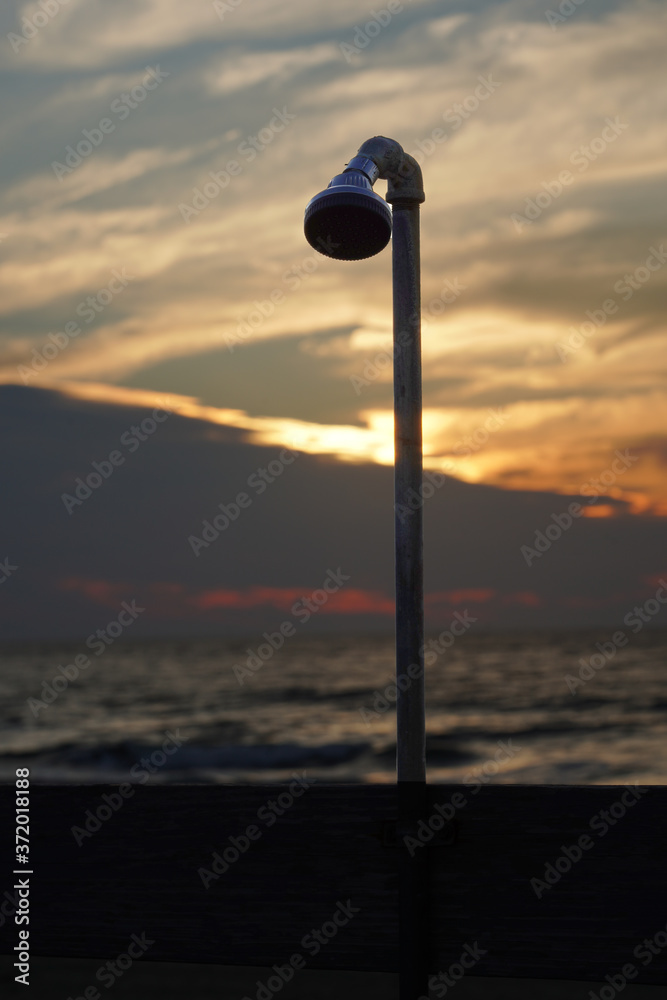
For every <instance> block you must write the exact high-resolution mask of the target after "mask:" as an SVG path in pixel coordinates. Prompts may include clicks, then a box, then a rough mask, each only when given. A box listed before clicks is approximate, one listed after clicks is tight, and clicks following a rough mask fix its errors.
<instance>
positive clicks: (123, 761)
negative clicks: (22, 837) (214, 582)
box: [0, 630, 667, 785]
mask: <svg viewBox="0 0 667 1000" xmlns="http://www.w3.org/2000/svg"><path fill="white" fill-rule="evenodd" d="M613 634H614V633H613V630H611V631H610V630H607V631H604V630H601V631H599V632H593V631H591V632H576V633H575V632H571V633H568V632H553V633H521V634H519V633H512V634H508V633H503V634H485V635H480V634H477V635H475V634H472V632H471V633H468V634H466V635H464V636H462V637H460V638H458V639H456V640H455V641H454V642H453V643H452V644H451V645H450V646H449V648H445V644H446V643H447V642H448V641H449V640H448V639H444V640H443V642H442V643H440V644H439V645H438V646H437V647H434V646H431V647H430V648H431V650H432V652H431V654H430V655H429V656H428V657H427V659H428V660H429V661H433V662H430V663H429V665H428V666H427V667H426V704H427V768H428V775H427V777H428V780H429V781H430V782H438V781H447V782H451V781H454V782H459V781H461V782H465V783H467V784H468V785H471V784H474V783H475V782H483V783H487V782H522V783H526V782H533V783H553V784H624V783H626V782H640V783H642V784H663V783H665V782H667V762H666V761H665V752H664V748H665V746H666V745H667V739H666V737H667V714H666V712H665V709H667V667H666V664H667V633H665V632H656V631H653V632H649V631H648V630H644V631H643V632H641V633H639V634H637V635H635V636H634V637H633V636H632V635H629V636H628V640H629V641H627V644H626V645H624V646H623V647H620V646H617V645H616V644H615V643H614V641H613ZM431 638H432V639H435V638H436V637H431ZM436 641H437V640H436ZM274 644H275V645H278V640H277V639H276V637H275V636H274ZM102 645H103V644H101V643H100V644H98V646H102ZM2 664H3V665H2V671H1V672H0V691H1V693H2V698H1V699H0V704H1V706H2V707H1V708H0V781H10V780H13V773H14V770H15V768H16V767H18V766H27V767H29V768H30V771H31V780H32V781H35V782H46V783H52V784H53V783H79V784H80V783H84V784H85V783H98V782H123V781H134V782H138V783H156V782H157V783H165V782H178V783H182V782H186V783H230V782H245V783H247V782H272V781H275V782H280V781H286V780H290V778H291V775H292V774H293V773H294V772H295V771H298V772H304V771H305V772H306V773H307V774H308V775H309V776H311V777H313V778H315V779H316V780H318V781H328V782H390V781H393V780H395V753H396V741H395V707H394V699H395V687H393V686H392V685H393V680H394V672H395V668H394V642H393V637H392V636H371V635H359V636H339V635H336V636H334V635H330V636H310V637H307V636H303V635H301V636H295V637H292V638H289V639H286V640H285V641H284V644H283V645H282V648H280V649H274V648H273V646H272V645H271V644H270V643H269V642H268V641H267V640H266V638H265V637H262V636H259V637H258V636H254V637H248V638H247V639H246V640H243V639H237V638H235V639H229V638H227V639H198V640H191V641H185V640H178V641H174V640H151V641H142V642H122V641H121V640H118V641H117V642H115V643H114V644H113V645H111V646H104V647H103V649H102V650H101V651H99V652H96V651H94V650H92V649H90V648H87V647H86V645H85V642H80V643H58V644H47V643H42V644H39V645H23V646H12V647H7V646H6V647H4V648H3V651H2Z"/></svg>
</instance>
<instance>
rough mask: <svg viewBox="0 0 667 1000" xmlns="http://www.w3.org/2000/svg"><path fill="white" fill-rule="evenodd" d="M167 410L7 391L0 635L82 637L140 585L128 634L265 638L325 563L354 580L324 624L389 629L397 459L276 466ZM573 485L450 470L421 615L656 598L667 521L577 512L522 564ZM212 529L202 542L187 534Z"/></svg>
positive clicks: (587, 606) (488, 618) (429, 537)
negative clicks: (547, 485)
mask: <svg viewBox="0 0 667 1000" xmlns="http://www.w3.org/2000/svg"><path fill="white" fill-rule="evenodd" d="M175 402H178V401H175ZM159 405H160V400H159V399H157V400H156V399H155V398H154V397H152V396H144V397H143V398H142V397H141V396H140V395H139V394H138V393H137V394H132V393H129V392H127V391H126V392H125V394H124V395H123V394H122V392H121V391H120V390H119V391H118V395H117V396H116V398H115V399H112V398H111V397H110V398H108V399H104V398H102V397H100V398H99V399H98V400H97V401H95V400H94V398H93V393H92V392H89V393H88V398H86V394H85V392H84V391H83V387H82V391H81V392H80V393H79V395H78V396H77V395H76V394H68V395H65V394H63V393H61V392H58V391H54V390H51V391H47V390H44V389H42V390H39V389H28V388H22V387H13V386H5V387H4V388H2V389H0V416H2V420H1V421H0V427H2V429H3V430H2V432H1V433H0V458H1V460H2V463H3V469H4V470H5V482H6V489H5V490H4V491H3V494H2V496H1V497H0V516H1V517H2V520H3V523H4V524H5V525H6V529H7V540H8V541H7V545H8V547H7V552H6V556H7V558H8V559H10V560H11V562H12V565H15V566H16V567H17V569H16V571H15V572H13V573H12V575H11V576H10V578H9V579H8V580H7V582H6V583H5V585H4V587H3V603H2V605H1V606H0V625H1V628H2V635H3V638H5V639H15V638H52V637H58V636H59V637H67V638H70V639H74V640H77V641H79V640H81V639H85V636H87V635H89V634H90V632H91V631H94V630H95V629H96V628H98V627H100V626H101V625H103V624H104V622H105V621H106V620H107V618H108V616H109V615H110V614H111V612H112V611H116V609H117V608H119V607H120V605H121V604H122V602H123V601H132V600H134V601H136V602H137V604H138V606H140V607H143V608H145V609H146V610H145V613H142V616H141V618H140V620H139V621H138V622H137V630H138V632H137V634H139V633H140V634H141V635H155V634H181V635H186V634H193V635H197V634H214V633H215V632H216V631H227V630H232V631H234V630H236V631H237V632H243V633H245V634H246V635H256V636H259V635H260V634H261V632H262V631H263V630H265V629H275V628H277V627H279V625H280V623H281V621H283V620H285V617H286V616H287V615H290V613H291V608H292V606H293V604H294V602H295V601H296V600H298V599H299V598H300V597H302V596H304V595H305V596H308V595H309V594H310V593H311V592H313V591H314V590H316V589H317V588H319V587H321V586H322V581H323V580H324V579H325V578H326V576H327V573H329V571H331V572H333V573H339V572H340V573H342V574H344V575H345V576H347V577H349V579H348V580H346V581H344V585H343V586H341V587H340V589H339V590H338V591H337V592H336V595H335V600H334V599H333V598H332V599H331V603H330V604H327V611H326V613H325V614H324V615H323V616H321V617H320V618H319V619H318V620H317V621H319V627H320V628H326V629H336V628H342V629H346V630H349V629H350V628H351V627H353V628H357V627H359V628H362V629H365V628H370V627H373V628H387V627H390V624H391V615H392V605H393V552H394V543H393V521H394V511H393V482H392V480H393V475H392V470H391V469H390V468H387V467H381V466H378V465H374V464H372V463H356V464H348V463H341V462H338V461H335V460H331V459H326V458H325V457H324V456H321V455H308V454H301V455H299V456H298V457H295V458H294V460H293V461H292V462H291V463H290V464H288V465H285V464H284V463H283V465H282V471H280V467H281V466H280V456H281V454H283V457H284V453H283V451H282V446H278V445H267V444H255V443H250V441H249V440H248V436H247V432H246V431H244V430H242V429H241V428H240V427H237V426H233V425H231V424H227V425H225V424H224V423H218V422H215V421H212V420H210V419H208V417H207V415H206V413H205V412H203V411H202V412H199V413H194V412H193V413H192V414H191V415H187V416H183V415H181V414H180V413H177V412H176V413H172V414H171V415H169V416H168V417H167V418H166V419H163V420H162V422H160V423H158V422H157V421H156V420H155V419H154V414H155V409H156V406H159ZM10 417H11V420H10ZM255 440H257V439H256V438H255ZM131 442H133V443H131ZM137 442H138V443H137ZM111 454H115V455H116V459H115V460H114V461H115V464H114V463H112V462H110V461H109V456H110V455H111ZM119 456H120V458H122V459H123V461H121V462H119V461H118V457H119ZM105 463H106V464H105ZM262 470H264V472H265V473H266V475H265V476H264V477H263V478H260V479H258V478H257V477H258V472H260V471H262ZM253 477H254V478H253ZM267 477H268V478H267ZM261 482H263V483H264V484H265V488H264V489H261V488H260V489H258V488H257V484H258V483H261ZM77 490H78V492H79V502H78V503H77V504H74V505H72V503H71V501H70V502H68V504H67V505H66V504H65V503H64V502H63V496H64V495H67V496H69V497H72V496H74V495H75V491H77ZM86 490H88V494H87V495H86ZM241 493H245V494H246V496H247V497H248V498H249V499H250V503H247V502H246V501H245V500H244V501H240V503H237V501H238V500H239V498H240V494H241ZM577 499H578V500H579V502H582V498H581V497H578V498H577V497H576V495H575V496H574V497H573V496H570V497H565V496H558V495H555V494H551V493H537V492H532V493H526V492H513V491H509V490H498V489H494V488H492V487H488V486H479V485H468V484H465V483H461V482H458V481H457V480H456V479H454V478H451V477H446V479H445V480H444V481H443V482H442V483H441V485H440V486H439V487H438V488H437V489H436V490H435V491H434V493H433V494H432V495H431V496H429V497H428V499H427V500H426V502H425V504H424V518H425V593H426V610H427V621H428V623H429V627H433V628H436V627H438V624H439V623H446V622H447V621H449V620H450V618H451V613H452V611H453V610H466V609H467V610H468V611H469V613H470V614H471V615H472V616H473V617H475V618H476V620H477V621H476V628H481V629H484V628H486V629H489V628H494V627H497V626H498V625H499V624H501V625H502V626H503V627H508V626H514V627H522V626H523V627H537V626H550V627H554V626H557V625H560V626H563V625H565V624H567V625H568V626H570V627H572V626H574V625H582V626H583V625H591V624H605V623H609V624H614V623H617V622H618V620H619V617H620V618H622V616H623V614H625V613H626V612H627V611H629V610H631V609H632V607H633V605H634V604H635V603H637V600H639V599H642V600H643V599H646V597H647V596H650V595H651V594H652V593H654V592H655V587H654V586H653V585H652V584H651V583H650V581H651V580H652V579H654V578H655V577H656V575H658V576H659V575H660V574H661V573H662V571H663V569H664V565H663V563H662V561H661V560H662V558H663V557H662V553H664V551H665V537H664V536H665V530H666V525H667V521H665V520H664V519H661V518H655V517H651V516H646V515H645V516H641V517H637V516H634V517H632V516H628V515H627V514H624V513H623V511H621V512H620V513H618V515H617V516H615V517H601V518H588V517H581V518H578V519H576V518H575V519H574V521H573V524H572V525H571V526H570V527H569V528H567V529H564V530H562V531H561V537H559V538H557V539H556V540H555V541H553V542H552V544H551V545H550V547H549V549H548V550H547V551H544V552H543V554H542V555H541V556H540V557H536V558H535V560H534V564H533V565H531V566H528V565H527V563H526V561H525V559H524V558H523V557H522V554H521V547H522V546H524V545H527V546H531V545H532V544H533V542H534V540H535V537H536V533H537V532H538V531H542V532H544V530H545V529H546V528H547V527H548V526H549V525H553V524H554V523H555V522H554V517H553V515H554V514H558V515H560V516H561V522H562V521H563V517H562V514H563V512H564V511H567V508H568V504H569V503H571V502H572V501H573V500H577ZM605 502H606V503H607V504H612V503H613V501H611V500H609V501H605ZM235 503H236V506H237V508H238V510H236V512H235V511H234V509H233V506H232V505H233V504H235ZM221 505H222V506H221ZM68 507H69V509H68ZM224 510H226V511H227V514H228V515H229V516H227V522H228V523H227V524H226V526H225V520H224V517H223V514H224ZM216 519H217V520H216ZM207 523H208V524H209V529H206V524H207ZM205 531H206V539H207V540H206V545H205V546H203V547H202V546H201V545H198V546H197V548H198V552H197V554H195V552H194V548H193V546H192V544H191V542H190V538H191V536H196V537H197V538H199V539H200V540H201V539H203V536H204V532H205ZM549 537H553V531H550V532H549ZM651 587H653V589H652V590H651ZM290 602H291V603H290ZM317 621H315V622H314V624H315V625H317Z"/></svg>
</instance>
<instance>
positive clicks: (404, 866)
mask: <svg viewBox="0 0 667 1000" xmlns="http://www.w3.org/2000/svg"><path fill="white" fill-rule="evenodd" d="M360 175H363V176H360ZM377 177H382V178H385V179H386V180H387V182H388V184H387V195H386V200H387V202H389V204H390V205H391V206H392V227H391V228H392V229H393V237H392V273H393V307H394V421H395V422H394V439H395V459H394V469H395V472H394V513H395V518H394V523H395V529H394V530H395V569H396V687H397V696H396V715H397V719H396V775H397V796H398V802H397V806H398V810H397V811H398V817H397V818H398V822H397V826H396V843H397V847H398V850H399V974H400V998H401V1000H419V998H422V997H425V996H426V995H427V994H428V971H429V947H428V942H429V914H428V898H429V893H428V853H427V850H426V849H421V850H418V851H412V852H411V851H410V850H409V849H408V847H407V845H406V842H405V838H406V837H407V836H408V835H409V836H412V837H414V836H415V835H416V832H417V826H418V823H419V820H420V819H426V818H427V807H428V800H427V789H426V761H425V756H426V754H425V709H424V588H423V542H422V536H423V531H422V493H421V489H422V386H421V293H420V258H419V206H420V204H421V203H422V202H423V201H424V191H423V186H422V185H423V182H422V173H421V168H420V166H419V164H418V163H417V161H416V160H415V159H414V158H413V157H412V156H410V154H409V153H406V152H405V151H404V150H403V148H402V146H400V145H399V143H397V142H396V141H395V140H394V139H387V138H385V137H384V136H375V138H373V139H369V140H368V141H367V142H365V143H363V145H362V146H360V147H359V152H358V154H357V156H356V157H354V158H353V159H352V160H351V161H350V162H349V163H348V165H347V171H344V172H343V174H341V175H338V176H337V177H336V178H334V180H333V181H332V182H331V185H330V187H329V189H328V192H329V193H328V192H327V191H325V192H322V193H321V194H320V195H317V196H316V197H315V198H313V199H312V201H311V202H310V204H309V206H308V208H307V209H306V235H307V237H308V239H309V242H311V245H313V246H315V247H316V249H320V247H318V246H317V234H318V229H321V232H320V236H321V237H324V236H326V235H327V232H326V229H327V226H332V225H335V226H337V235H338V238H339V240H340V241H341V243H340V244H336V245H337V246H339V247H340V248H339V250H338V252H336V251H333V252H332V251H328V250H324V251H321V252H325V253H326V252H328V253H329V254H330V256H333V257H336V256H338V257H339V258H340V259H345V260H353V259H358V258H362V257H368V256H372V255H373V254H374V253H378V252H379V251H380V250H381V249H383V247H384V246H385V245H386V243H387V240H388V239H389V222H388V220H387V221H386V222H385V225H386V226H387V230H386V233H385V231H384V230H383V227H382V224H381V223H380V222H378V212H379V215H380V216H381V215H382V209H381V208H378V205H377V204H371V202H372V200H373V199H376V200H378V201H379V199H377V196H376V195H375V194H374V192H372V185H373V183H374V182H375V180H376V179H377ZM346 185H349V187H346ZM364 186H365V187H366V188H367V189H368V190H367V191H366V194H365V195H364V193H363V191H362V190H360V188H363V187H364ZM364 203H365V204H364ZM319 206H321V207H319ZM318 211H319V213H320V214H319V218H318V215H317V212H318Z"/></svg>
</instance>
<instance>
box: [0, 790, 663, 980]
mask: <svg viewBox="0 0 667 1000" xmlns="http://www.w3.org/2000/svg"><path fill="white" fill-rule="evenodd" d="M628 787H629V786H567V787H561V786H554V785H546V786H545V785H489V786H482V787H481V788H479V789H478V793H477V794H473V793H472V790H471V789H468V788H464V787H463V786H461V785H430V786H429V789H428V791H429V797H430V812H431V814H432V815H434V816H436V817H437V816H438V812H437V810H436V805H437V804H440V805H446V804H448V803H451V802H452V798H453V796H455V795H456V794H458V795H463V796H464V797H465V799H466V802H465V804H464V805H462V806H461V807H460V808H457V809H456V813H455V817H454V819H453V821H452V824H451V825H449V826H447V827H445V828H444V829H443V830H441V831H440V832H439V833H438V835H437V839H438V841H439V846H433V842H431V846H429V847H423V848H417V850H420V851H425V852H428V858H429V865H430V876H429V884H430V887H431V914H430V927H431V930H432V936H431V953H432V959H431V966H432V971H433V972H434V973H436V972H439V971H446V970H447V969H449V967H450V966H452V965H453V964H455V963H458V962H459V961H460V959H461V956H462V955H463V954H467V955H470V954H471V953H472V952H475V949H476V955H477V957H476V958H475V962H474V972H473V971H472V969H471V970H470V971H471V972H472V974H473V975H474V976H507V977H526V978H534V979H571V980H587V981H598V982H601V981H603V980H604V977H605V976H606V975H614V974H616V973H617V972H618V971H619V970H620V969H621V968H622V967H623V965H625V964H628V963H631V964H632V965H634V967H635V968H636V969H637V971H638V976H637V978H636V979H634V982H635V983H667V947H665V948H664V950H662V948H661V947H660V945H659V944H654V945H653V950H654V951H657V953H656V954H652V952H651V951H650V950H649V949H648V948H647V947H646V946H643V945H642V942H643V941H644V939H648V940H649V941H651V942H652V941H653V939H654V938H655V936H656V935H658V941H660V940H664V941H666V942H667V932H665V929H666V927H667V863H666V862H665V859H664V855H665V831H666V827H667V787H666V786H651V787H649V788H648V789H646V790H645V791H643V792H642V791H640V792H638V793H636V794H634V795H633V793H631V792H629V791H628ZM134 788H135V791H134V794H133V795H132V797H130V798H128V799H127V800H123V805H122V806H121V807H120V808H119V809H118V810H117V811H113V812H111V809H110V808H109V812H110V813H111V815H110V816H109V818H108V819H106V820H105V821H104V822H102V823H101V825H100V828H99V830H97V832H95V833H94V834H93V835H92V836H90V837H87V838H86V839H84V840H83V841H82V842H81V846H79V845H78V844H77V842H76V840H75V838H74V836H73V833H72V828H73V827H79V828H83V824H84V821H85V818H86V812H87V810H91V813H95V812H96V811H97V809H98V807H99V806H100V805H103V804H104V800H103V798H102V797H103V795H107V796H111V795H113V794H114V793H115V794H117V792H118V786H109V785H97V786H94V785H86V786H59V787H47V786H39V785H32V787H31V793H30V794H31V800H32V804H31V822H30V839H31V864H30V868H31V869H32V870H33V872H34V874H33V875H31V876H30V889H31V895H30V939H31V946H32V947H31V950H32V953H33V954H35V955H42V956H49V955H54V956H62V957H86V958H92V957H102V958H105V957H106V958H108V957H110V956H114V955H118V954H120V953H122V952H124V951H125V950H126V949H127V947H128V943H129V942H130V940H131V938H132V935H133V934H136V935H137V936H139V937H141V935H145V939H147V940H149V941H152V942H153V943H152V944H151V945H150V946H149V947H148V948H147V949H146V951H145V954H143V955H142V959H143V960H144V961H171V962H173V961H182V962H198V963H202V962H212V963H218V964H221V965H252V966H267V967H268V966H272V965H273V964H274V963H278V964H281V965H284V964H285V963H288V962H289V961H290V957H291V956H293V955H295V954H299V953H300V954H301V955H302V956H303V957H304V958H305V960H306V964H307V966H308V967H309V968H312V969H316V968H331V969H349V970H375V971H387V972H391V971H395V970H396V969H397V968H398V941H397V928H398V915H397V886H398V878H397V867H398V852H399V848H398V847H396V846H395V830H394V829H393V825H394V824H395V820H396V788H395V786H392V785H370V786H369V785H324V784H314V785H313V786H312V787H311V788H310V789H308V790H307V791H306V792H305V793H304V794H303V795H302V796H301V797H299V798H296V799H294V802H293V804H292V805H291V806H290V807H289V808H287V809H286V811H285V812H284V814H283V815H281V816H280V817H278V818H276V821H275V822H274V823H273V824H272V825H269V824H268V822H267V821H266V817H267V816H268V815H269V812H268V811H266V810H264V811H262V809H263V807H266V804H267V803H268V802H269V801H270V800H276V799H277V797H278V795H279V794H280V793H281V792H284V791H285V788H286V786H284V785H282V786H279V785H260V786H258V785H253V786H185V785H180V786H179V785H177V786H173V785H172V786H168V787H166V786H134ZM114 801H115V800H114ZM454 801H459V800H456V799H455V800H454ZM0 802H1V803H2V816H3V823H2V830H3V843H4V844H5V845H6V846H5V848H4V851H3V855H2V856H3V857H4V858H9V859H10V864H11V857H12V847H11V844H12V843H13V819H14V789H13V788H11V787H2V788H0ZM623 802H625V803H626V804H625V805H623V804H622V803H623ZM631 802H633V803H634V804H630V803H631ZM619 803H621V804H620V805H619ZM603 810H605V811H606V814H607V816H608V817H609V819H610V822H607V820H605V819H604V815H605V813H604V812H603ZM622 811H625V814H624V815H620V814H621V813H622ZM258 813H259V814H260V817H263V818H259V817H258ZM102 815H105V812H104V811H103V812H102ZM616 816H618V818H616ZM439 824H440V821H439V819H437V820H436V821H434V824H433V825H434V826H435V825H439ZM591 824H593V825H591ZM605 826H606V830H605ZM249 827H254V828H255V830H256V831H257V832H258V833H259V836H258V837H256V839H254V840H253V839H252V837H251V836H248V837H247V839H248V842H249V847H248V849H247V850H245V851H241V852H239V856H238V859H237V860H236V861H234V862H233V863H231V864H230V865H229V867H228V869H227V870H226V871H224V873H221V874H218V873H216V872H215V871H214V868H213V855H214V853H215V852H218V854H219V855H220V856H222V855H223V852H224V851H225V849H226V848H228V847H230V846H231V845H230V840H229V838H230V837H236V838H240V837H242V836H246V835H247V832H248V828H249ZM252 836H256V834H255V833H254V831H253V835H252ZM582 836H585V837H588V838H589V839H590V842H591V846H589V847H586V848H583V849H580V850H581V858H580V860H578V861H576V862H574V863H572V862H570V864H571V867H570V868H569V870H566V869H567V868H568V860H567V857H566V852H564V847H565V848H568V850H569V853H570V855H571V857H573V856H576V851H573V850H571V848H572V847H573V846H574V845H576V844H577V842H578V841H579V839H580V838H581V837H582ZM392 837H394V845H393V846H392ZM435 840H436V838H435V837H434V841H435ZM237 843H241V844H244V841H238V840H237ZM580 843H584V844H587V841H586V840H584V841H583V842H582V841H580ZM226 857H227V858H228V859H230V858H232V857H233V852H228V853H227V854H226ZM559 858H560V859H564V860H561V861H559V860H558V859H559ZM549 863H551V864H552V865H554V869H553V872H552V873H551V874H550V878H551V879H552V881H553V883H554V884H552V885H550V886H549V887H548V888H546V885H547V884H548V883H547V882H545V869H546V868H547V865H548V864H549ZM218 867H220V865H219V863H218ZM559 868H560V869H562V872H559V871H558V869H559ZM202 869H204V870H205V871H207V872H209V873H210V875H211V877H210V878H209V877H208V876H207V875H206V874H203V873H202V871H201V870H202ZM5 872H6V873H5V875H4V876H3V878H4V880H5V883H6V884H5V886H0V893H1V892H2V890H3V889H6V890H7V891H8V892H9V893H10V895H11V892H12V889H11V887H12V884H13V881H15V880H16V878H19V877H20V876H16V877H13V876H12V875H11V870H10V869H9V866H6V869H5ZM558 875H560V878H559V879H557V876H558ZM213 876H214V877H213ZM531 879H540V880H541V881H542V882H544V885H545V888H544V890H541V888H540V886H539V885H537V884H535V885H536V887H537V891H538V892H540V893H541V898H538V895H537V893H536V889H535V888H534V886H533V885H531ZM204 882H208V887H205V885H204ZM6 898H7V897H6V896H3V899H6ZM339 904H342V905H343V906H344V907H348V912H352V910H353V909H354V910H357V911H358V912H354V914H353V915H352V916H351V917H350V918H349V920H347V921H346V922H344V917H341V916H340V914H341V913H342V912H343V911H342V910H340V909H337V908H338V907H339ZM336 912H338V913H339V918H336V919H337V921H338V923H339V924H340V926H338V925H337V924H335V923H334V922H333V921H334V914H335V913H336ZM8 925H9V920H8V921H7V924H6V928H5V930H7V927H8ZM12 926H13V923H12ZM323 926H325V931H324V933H325V941H326V943H325V944H323V945H322V946H321V947H320V949H319V951H318V952H317V954H312V953H311V952H312V950H313V948H314V945H313V946H311V945H310V944H308V945H307V946H305V945H304V939H305V936H306V935H309V934H310V933H311V931H313V930H319V929H321V928H322V927H323ZM334 927H335V928H336V930H335V933H332V928H334ZM661 932H665V934H664V938H663V937H661ZM327 934H329V935H330V936H329V937H328V938H327V937H326V935H327ZM14 938H15V935H14V934H12V933H11V931H10V933H9V934H8V933H4V934H3V935H2V939H3V949H4V953H8V952H10V951H11V948H12V947H13V945H14V944H15V940H14ZM309 940H313V939H312V938H311V939H309ZM466 949H467V950H466ZM637 949H639V952H638V951H637ZM481 952H483V953H484V954H483V955H481ZM647 955H650V961H647V960H646V956H647ZM470 961H472V960H471V959H468V963H464V964H469V963H470Z"/></svg>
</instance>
